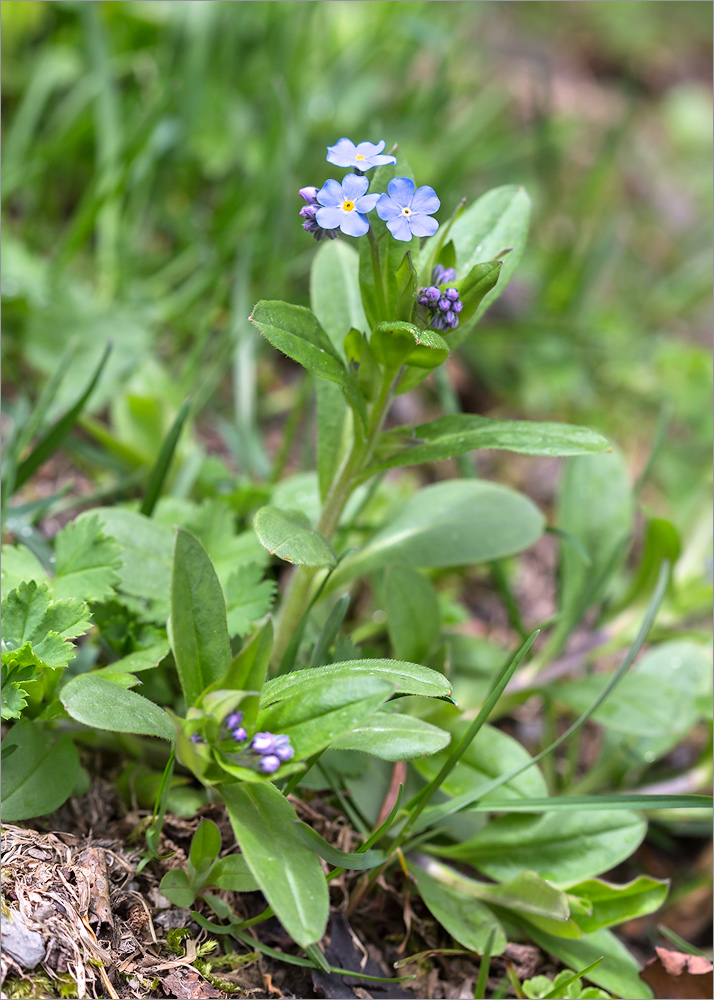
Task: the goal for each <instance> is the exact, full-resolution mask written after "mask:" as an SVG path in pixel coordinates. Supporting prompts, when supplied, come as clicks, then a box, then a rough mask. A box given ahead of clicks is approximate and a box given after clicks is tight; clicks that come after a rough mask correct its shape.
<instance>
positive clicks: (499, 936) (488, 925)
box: [410, 866, 506, 955]
mask: <svg viewBox="0 0 714 1000" xmlns="http://www.w3.org/2000/svg"><path fill="white" fill-rule="evenodd" d="M410 870H411V872H412V874H413V875H414V877H415V878H416V882H417V886H418V887H419V895H420V896H421V898H422V899H423V900H424V902H425V903H426V905H427V907H428V908H429V910H431V912H432V914H433V915H434V916H435V917H436V919H437V920H438V921H439V923H440V924H441V926H442V927H444V928H445V929H446V930H447V931H448V932H449V934H451V936H452V937H453V938H454V940H455V941H458V942H459V944H462V945H463V946H464V948H468V950H469V951H475V952H477V953H483V950H484V948H485V946H486V942H487V941H488V938H489V935H490V934H493V943H492V945H491V954H492V955H500V954H501V952H502V951H503V949H504V948H505V947H506V935H505V934H504V932H503V928H502V927H501V924H500V923H499V921H498V920H497V918H496V917H495V915H494V914H493V913H492V911H491V910H490V909H489V908H488V907H487V906H484V904H483V903H480V902H479V901H478V900H477V899H474V897H473V896H472V895H469V894H467V893H465V892H463V891H462V890H461V889H458V888H456V887H455V886H451V885H444V884H442V883H441V882H437V880H436V879H434V878H432V877H431V876H430V875H427V873H426V872H425V871H424V870H423V869H421V868H417V867H416V866H414V867H411V869H410Z"/></svg>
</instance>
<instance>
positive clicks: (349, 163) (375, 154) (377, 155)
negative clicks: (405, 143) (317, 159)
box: [327, 139, 397, 171]
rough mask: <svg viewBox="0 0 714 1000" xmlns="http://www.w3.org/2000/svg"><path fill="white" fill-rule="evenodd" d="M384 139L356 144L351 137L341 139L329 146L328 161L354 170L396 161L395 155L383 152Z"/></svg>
mask: <svg viewBox="0 0 714 1000" xmlns="http://www.w3.org/2000/svg"><path fill="white" fill-rule="evenodd" d="M383 149H384V139H382V141H381V142H378V143H376V145H375V143H373V142H360V143H358V144H357V145H356V146H355V144H354V143H353V142H352V140H351V139H339V140H338V141H337V142H336V143H335V145H334V146H328V147H327V162H328V163H334V164H335V166H336V167H352V169H353V170H361V171H364V170H370V169H371V168H372V167H381V166H383V165H384V164H385V163H396V162H397V159H396V157H394V156H389V155H387V154H385V153H382V150H383Z"/></svg>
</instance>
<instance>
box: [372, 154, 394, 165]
mask: <svg viewBox="0 0 714 1000" xmlns="http://www.w3.org/2000/svg"><path fill="white" fill-rule="evenodd" d="M396 162H397V158H396V156H387V155H386V154H382V155H381V156H370V158H369V163H370V166H371V167H383V166H384V165H385V164H386V163H396Z"/></svg>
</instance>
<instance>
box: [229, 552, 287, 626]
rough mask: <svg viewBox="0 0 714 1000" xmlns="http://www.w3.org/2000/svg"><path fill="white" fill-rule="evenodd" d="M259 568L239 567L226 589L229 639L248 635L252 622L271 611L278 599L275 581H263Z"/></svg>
mask: <svg viewBox="0 0 714 1000" xmlns="http://www.w3.org/2000/svg"><path fill="white" fill-rule="evenodd" d="M262 575H263V573H262V570H261V568H260V566H256V565H255V563H248V564H247V565H246V566H240V567H239V568H238V569H237V570H236V571H235V573H232V574H231V576H229V578H228V582H227V584H226V586H225V587H224V593H225V597H226V611H227V614H228V633H229V635H232V636H233V635H240V636H242V635H245V634H246V633H247V632H248V631H249V630H250V626H251V625H252V623H253V622H255V621H257V620H258V619H259V618H262V617H263V616H264V615H267V613H268V612H269V611H270V608H271V607H272V604H273V598H274V596H275V583H274V581H273V580H262V579H261V577H262Z"/></svg>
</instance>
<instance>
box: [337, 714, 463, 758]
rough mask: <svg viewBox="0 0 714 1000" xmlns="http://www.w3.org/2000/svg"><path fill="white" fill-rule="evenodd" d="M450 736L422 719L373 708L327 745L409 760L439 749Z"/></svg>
mask: <svg viewBox="0 0 714 1000" xmlns="http://www.w3.org/2000/svg"><path fill="white" fill-rule="evenodd" d="M450 739H451V737H450V735H449V733H445V732H444V730H443V729H439V728H438V727H437V726H432V725H431V723H429V722H424V720H423V719H417V718H414V717H412V716H410V715H397V714H396V713H395V712H375V713H374V715H372V716H370V718H368V719H366V720H365V721H364V722H361V723H360V724H359V725H357V726H355V728H354V729H352V730H351V731H350V732H349V733H347V735H346V736H341V737H340V738H339V739H338V740H335V742H334V743H331V744H330V747H331V749H333V750H361V751H363V752H364V753H370V754H372V755H373V756H375V757H381V758H382V760H394V761H397V760H413V759H414V758H415V757H425V756H427V755H428V754H433V753H437V752H438V751H439V750H443V749H444V747H445V746H447V745H448V743H449V740H450Z"/></svg>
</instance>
